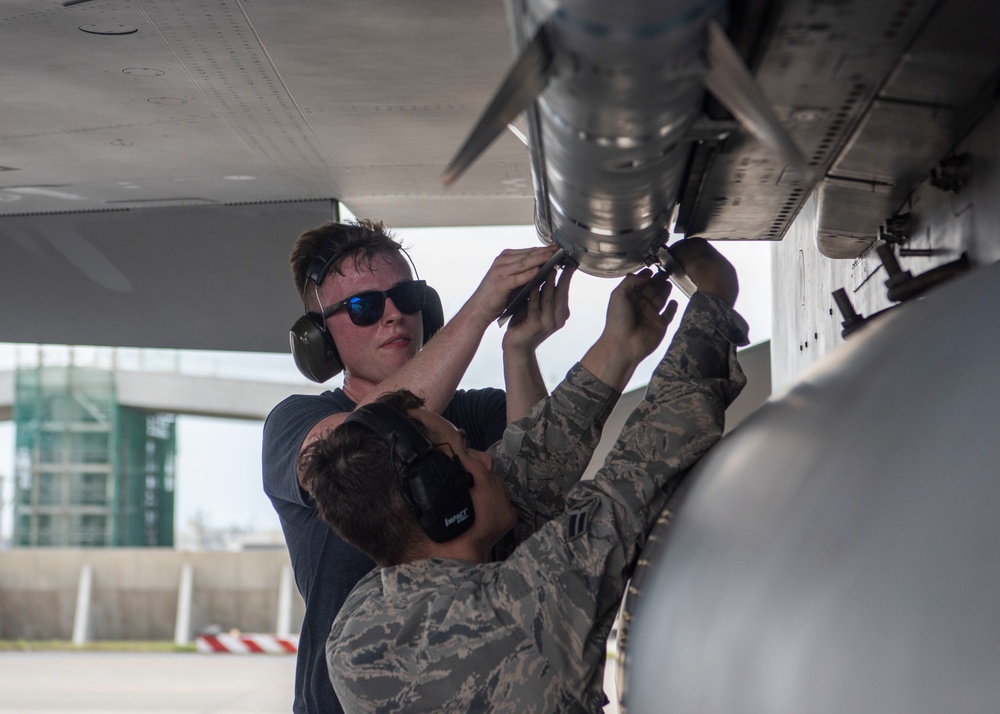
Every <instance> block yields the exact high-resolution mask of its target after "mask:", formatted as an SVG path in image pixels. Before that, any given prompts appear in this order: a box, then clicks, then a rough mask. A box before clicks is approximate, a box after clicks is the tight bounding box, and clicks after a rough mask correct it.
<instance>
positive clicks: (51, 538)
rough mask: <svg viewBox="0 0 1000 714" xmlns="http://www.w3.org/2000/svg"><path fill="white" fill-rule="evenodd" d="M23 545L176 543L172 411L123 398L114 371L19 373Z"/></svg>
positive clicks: (18, 515)
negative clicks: (132, 403) (123, 402)
mask: <svg viewBox="0 0 1000 714" xmlns="http://www.w3.org/2000/svg"><path fill="white" fill-rule="evenodd" d="M14 423H15V429H16V439H15V444H16V457H15V503H14V540H13V542H14V545H15V546H28V547H30V546H56V547H68V546H95V547H103V546H131V547H135V546H167V547H170V546H173V542H174V537H173V520H174V456H175V452H176V432H175V424H174V415H173V414H165V413H162V412H147V411H144V410H141V409H135V408H132V407H123V406H121V405H120V404H119V403H118V401H117V395H116V389H115V374H114V372H112V371H108V370H100V369H92V368H85V367H77V366H74V365H70V366H39V367H35V368H30V369H20V370H18V372H17V374H16V378H15V402H14Z"/></svg>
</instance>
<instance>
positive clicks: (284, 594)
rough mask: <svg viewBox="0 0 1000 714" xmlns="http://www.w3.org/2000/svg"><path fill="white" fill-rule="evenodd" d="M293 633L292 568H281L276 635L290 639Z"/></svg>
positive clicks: (287, 566) (285, 566)
mask: <svg viewBox="0 0 1000 714" xmlns="http://www.w3.org/2000/svg"><path fill="white" fill-rule="evenodd" d="M291 632H292V566H290V565H284V566H282V568H281V582H280V583H279V585H278V624H277V627H276V628H275V634H276V635H277V636H278V637H288V636H289V635H290V634H291Z"/></svg>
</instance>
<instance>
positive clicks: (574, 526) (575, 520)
mask: <svg viewBox="0 0 1000 714" xmlns="http://www.w3.org/2000/svg"><path fill="white" fill-rule="evenodd" d="M596 503H597V499H596V498H594V499H591V500H589V501H587V502H586V503H584V504H581V505H579V506H576V507H574V508H572V509H570V510H569V511H567V513H566V515H567V517H568V520H567V521H566V540H576V539H577V538H579V537H580V536H582V535H583V534H584V533H586V532H587V527H588V526H589V525H590V512H591V511H593V510H594V505H595V504H596Z"/></svg>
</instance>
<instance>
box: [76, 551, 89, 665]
mask: <svg viewBox="0 0 1000 714" xmlns="http://www.w3.org/2000/svg"><path fill="white" fill-rule="evenodd" d="M93 580H94V578H93V572H92V570H91V568H90V565H88V564H84V565H82V566H81V567H80V583H79V585H77V588H76V614H75V615H74V616H73V644H74V645H76V646H77V647H80V646H81V645H84V644H86V643H87V632H88V630H89V629H90V589H91V585H92V584H93Z"/></svg>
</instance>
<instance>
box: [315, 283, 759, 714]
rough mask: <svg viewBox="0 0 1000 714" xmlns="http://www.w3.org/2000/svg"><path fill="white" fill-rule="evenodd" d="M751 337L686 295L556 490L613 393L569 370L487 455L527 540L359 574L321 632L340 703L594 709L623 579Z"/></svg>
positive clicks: (697, 450) (733, 384)
mask: <svg viewBox="0 0 1000 714" xmlns="http://www.w3.org/2000/svg"><path fill="white" fill-rule="evenodd" d="M746 341H747V340H746V323H745V322H743V320H742V318H740V317H739V316H738V315H737V314H736V313H735V312H733V311H732V310H731V309H730V308H729V307H728V306H727V305H726V304H725V303H723V302H722V301H721V300H718V299H717V298H715V297H713V296H710V295H705V294H703V293H695V294H694V296H693V297H692V299H691V302H690V303H689V305H688V308H687V310H686V311H685V314H684V318H683V320H682V321H681V325H680V327H679V328H678V330H677V333H676V335H675V336H674V339H673V342H672V343H671V346H670V349H669V350H668V352H667V354H666V356H665V357H664V359H663V360H662V361H661V362H660V364H659V365H658V366H657V368H656V370H655V372H654V373H653V376H652V378H651V380H650V383H649V387H648V388H647V392H646V396H645V398H644V400H643V401H642V402H641V403H640V404H639V405H638V406H637V407H636V409H635V411H634V412H633V413H632V415H631V416H630V417H629V419H628V422H627V423H626V425H625V428H624V429H623V431H622V434H621V436H620V438H619V439H618V442H617V444H616V445H615V448H614V449H613V450H612V452H611V453H610V454H609V455H608V458H607V460H606V461H605V464H604V467H603V468H602V469H601V470H600V471H599V472H598V474H597V476H596V477H595V478H594V480H593V481H583V482H580V483H576V484H575V485H572V487H571V488H569V490H568V493H566V496H565V497H563V496H562V495H561V494H562V493H563V491H564V489H566V488H568V487H569V486H570V485H571V484H572V483H573V482H574V481H575V480H577V479H579V476H580V474H581V473H582V471H583V469H584V467H585V466H586V464H587V461H588V460H589V457H590V454H591V453H592V450H593V448H594V446H595V445H596V442H597V434H596V432H597V431H599V428H600V426H601V425H602V424H603V419H605V418H606V417H607V414H608V413H609V412H610V403H611V402H613V401H614V400H615V399H616V398H617V395H616V394H612V393H611V390H609V389H608V388H607V387H604V385H601V384H600V382H598V381H597V380H596V379H594V378H593V376H592V375H589V373H587V372H586V371H585V370H583V369H582V368H581V367H579V365H578V366H577V367H575V368H574V369H573V370H571V371H570V373H569V374H568V375H567V378H566V380H565V381H564V382H563V383H562V384H561V385H560V387H559V388H557V390H556V391H555V392H554V393H553V395H552V396H551V397H549V398H548V399H547V400H546V402H545V403H544V404H543V405H541V406H540V407H537V408H536V411H533V413H532V414H531V415H529V416H528V417H526V418H525V419H524V420H521V421H520V422H518V423H517V424H516V425H512V427H511V428H509V429H508V431H507V433H506V434H505V438H504V441H503V442H501V444H500V445H499V447H498V449H497V454H496V462H495V467H494V468H502V469H504V470H505V473H506V474H507V475H508V477H509V478H510V479H512V480H511V481H509V482H508V483H509V487H510V489H511V491H512V494H513V493H515V492H516V493H518V494H519V496H518V497H517V501H516V505H517V506H518V507H519V524H518V536H519V537H520V538H522V539H523V540H522V542H521V543H520V545H518V546H517V547H516V549H514V550H513V552H511V553H510V554H509V555H508V556H507V557H506V558H505V559H503V560H500V561H497V562H491V563H486V564H475V563H468V562H464V561H459V560H420V561H415V562H412V563H407V564H404V565H401V566H396V567H391V568H382V569H378V570H374V571H372V572H371V573H369V574H368V575H367V576H366V577H365V578H364V579H362V581H361V582H360V583H358V585H357V587H355V589H354V591H353V592H352V593H351V595H350V597H349V598H348V600H347V602H346V603H345V605H344V607H343V609H342V610H341V611H340V614H339V615H338V617H337V619H336V621H335V622H334V625H333V629H332V631H331V633H330V639H329V641H328V643H327V662H328V664H329V667H330V672H331V680H332V682H333V686H334V689H335V690H336V692H337V695H338V696H339V697H340V701H341V704H342V705H343V707H344V709H345V710H346V711H349V712H355V711H356V712H376V711H378V712H382V711H408V712H409V711H414V712H416V711H427V712H440V711H490V712H511V713H514V712H517V713H520V712H544V713H546V714H548V713H550V712H600V711H601V709H602V707H603V705H604V703H605V697H604V690H603V673H604V657H605V649H606V642H607V637H608V633H609V632H610V629H611V625H612V622H613V620H614V616H615V612H616V610H617V607H618V603H619V601H620V599H621V596H622V593H623V590H624V588H625V584H626V581H627V579H628V577H629V575H630V574H631V572H632V569H633V567H634V564H635V561H636V559H637V558H638V555H639V551H640V549H641V548H642V545H643V543H644V542H645V538H646V534H647V533H648V532H649V529H650V528H651V527H652V525H653V523H654V522H655V520H656V518H657V515H658V514H659V512H660V510H661V509H662V508H663V506H664V504H665V503H666V501H667V499H668V497H669V496H670V494H671V493H672V492H673V491H674V490H675V489H676V487H677V486H678V485H679V483H680V481H681V479H682V478H683V476H684V475H685V474H686V473H687V471H688V470H689V469H690V467H691V466H692V465H693V464H694V463H695V462H696V461H697V460H698V459H699V458H700V457H701V456H702V455H703V454H704V453H705V452H706V451H707V450H708V449H709V448H710V447H711V446H712V445H713V444H714V443H715V442H716V441H717V440H718V439H719V437H720V436H721V434H722V429H723V421H724V414H725V408H726V407H727V406H728V405H729V403H730V402H731V401H732V400H733V399H735V398H736V396H737V395H738V394H739V392H740V390H741V389H742V387H743V385H744V384H745V382H746V379H745V377H744V376H743V372H742V370H741V369H740V367H739V364H738V363H737V361H736V351H735V347H736V345H740V344H746ZM601 387H604V390H603V393H602V389H601ZM591 400H593V401H591ZM585 401H591V404H590V406H589V407H587V406H586V405H584V404H582V403H581V402H585ZM522 516H523V517H524V521H523V522H522V521H521V517H522ZM550 516H554V517H553V518H551V520H549V518H550ZM546 521H547V522H546ZM542 523H544V525H542ZM539 526H540V527H539ZM536 529H537V530H536ZM532 533H533V534H532Z"/></svg>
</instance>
